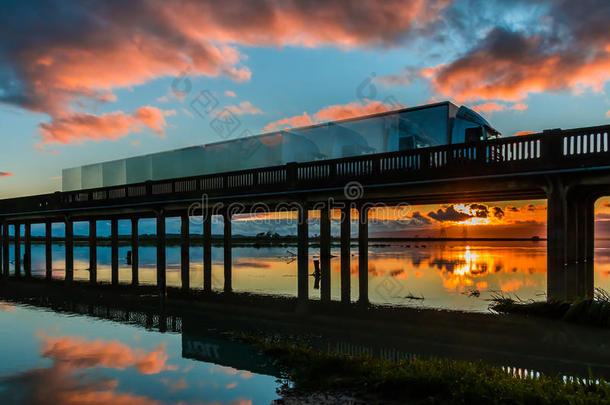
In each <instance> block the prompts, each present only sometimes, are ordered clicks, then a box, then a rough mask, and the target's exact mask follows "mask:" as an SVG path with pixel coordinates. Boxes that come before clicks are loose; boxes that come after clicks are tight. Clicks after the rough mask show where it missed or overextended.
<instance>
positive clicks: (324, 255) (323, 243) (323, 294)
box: [320, 205, 331, 302]
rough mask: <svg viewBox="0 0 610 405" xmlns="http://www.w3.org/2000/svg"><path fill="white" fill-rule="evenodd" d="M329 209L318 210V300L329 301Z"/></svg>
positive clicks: (326, 207)
mask: <svg viewBox="0 0 610 405" xmlns="http://www.w3.org/2000/svg"><path fill="white" fill-rule="evenodd" d="M330 238H331V236H330V208H329V207H328V205H326V206H325V207H324V208H322V209H321V210H320V264H321V278H320V281H321V287H320V298H321V300H322V301H325V302H328V301H330Z"/></svg>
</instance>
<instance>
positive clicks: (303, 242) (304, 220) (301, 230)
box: [297, 204, 309, 308]
mask: <svg viewBox="0 0 610 405" xmlns="http://www.w3.org/2000/svg"><path fill="white" fill-rule="evenodd" d="M308 214H309V212H308V211H307V206H306V205H305V204H303V205H302V206H301V207H300V208H299V213H298V224H297V298H298V301H299V305H300V307H301V308H305V307H306V305H307V302H308V300H309V226H308V225H309V224H308V220H309V218H308V217H309V215H308Z"/></svg>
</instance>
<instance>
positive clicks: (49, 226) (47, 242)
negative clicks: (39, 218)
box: [44, 221, 53, 281]
mask: <svg viewBox="0 0 610 405" xmlns="http://www.w3.org/2000/svg"><path fill="white" fill-rule="evenodd" d="M44 230H45V232H44V252H45V278H46V279H47V280H48V281H50V280H51V279H52V278H53V223H52V222H51V221H47V222H45V224H44Z"/></svg>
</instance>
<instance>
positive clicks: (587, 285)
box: [547, 178, 595, 300]
mask: <svg viewBox="0 0 610 405" xmlns="http://www.w3.org/2000/svg"><path fill="white" fill-rule="evenodd" d="M547 195H548V199H547V299H548V300H573V299H577V298H592V297H593V292H594V281H593V247H594V246H593V245H594V242H595V241H594V226H595V221H594V206H593V204H594V200H593V199H592V198H590V196H589V195H588V194H587V193H586V192H584V191H583V190H579V189H575V188H570V187H568V186H567V185H566V184H565V183H564V181H563V180H562V179H561V178H555V179H553V180H552V182H551V185H550V188H549V190H548V192H547Z"/></svg>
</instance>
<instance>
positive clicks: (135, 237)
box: [131, 217, 140, 285]
mask: <svg viewBox="0 0 610 405" xmlns="http://www.w3.org/2000/svg"><path fill="white" fill-rule="evenodd" d="M139 246H140V235H139V229H138V218H137V217H133V218H131V284H132V285H138V284H140V272H139V266H140V263H139V260H140V259H139V257H140V255H139V250H138V249H139Z"/></svg>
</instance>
